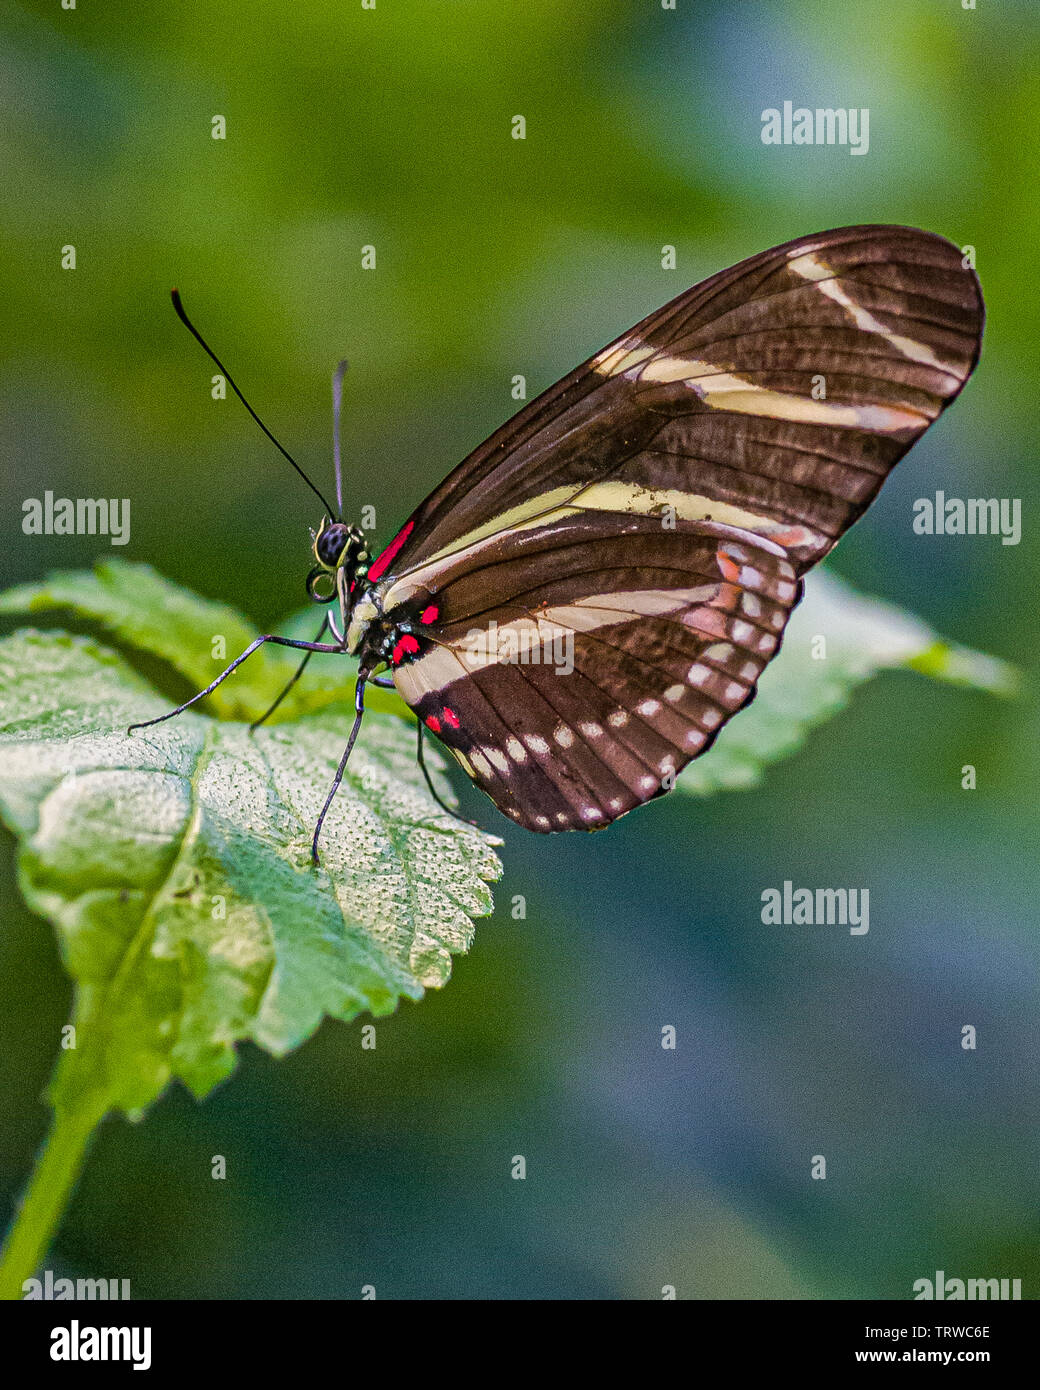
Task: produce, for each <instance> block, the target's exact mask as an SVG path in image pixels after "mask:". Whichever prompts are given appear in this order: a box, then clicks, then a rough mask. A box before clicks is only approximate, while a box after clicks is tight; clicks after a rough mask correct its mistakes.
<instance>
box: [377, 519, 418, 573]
mask: <svg viewBox="0 0 1040 1390" xmlns="http://www.w3.org/2000/svg"><path fill="white" fill-rule="evenodd" d="M414 525H415V522H414V521H409V522H408V524H407V525H406V526H404V527H402V529H401V530H400V531H398V533H397V535H396V536H395V537H394V538H393V540H392V541H391V542H390V544H389V545H388V546H387V547H386V549H385V550H384V551H382V552H381V553H380V554H379V555H378V556H377V557H376V558H375V560H373V561H372V564H371V565H370V566H369V569H368V578H369V581H370V582H371V583H373V584H374V583H375V582H376V580H377V579H382V577H383V575H384V573H385V572H386V569H387V566H388V565H389V564H390V561H391V560H392V559H393V558H394V556H395V555H396V554H397V552H398V551H399V550H400V549H401V546H402V545H404V543H405V541H406V540H407V539H408V537H409V535H410V534H411V531H412V527H413V526H414Z"/></svg>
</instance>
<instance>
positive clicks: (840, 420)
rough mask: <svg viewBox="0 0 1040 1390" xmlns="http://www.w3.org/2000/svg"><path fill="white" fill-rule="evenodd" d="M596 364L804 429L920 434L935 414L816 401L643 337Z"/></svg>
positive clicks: (608, 371)
mask: <svg viewBox="0 0 1040 1390" xmlns="http://www.w3.org/2000/svg"><path fill="white" fill-rule="evenodd" d="M878 327H879V329H880V328H881V325H880V324H879V325H878ZM882 331H885V330H882ZM592 366H593V368H594V370H595V371H597V372H599V373H601V375H603V376H624V377H627V378H628V379H629V380H630V381H639V382H660V383H663V384H667V383H671V382H681V383H682V384H683V385H685V386H689V388H690V390H691V391H693V393H694V395H696V396H697V397H698V399H699V400H702V401H703V402H704V404H705V405H708V406H710V407H711V408H712V409H713V410H729V411H734V412H736V413H737V414H738V415H764V416H767V417H768V418H769V419H771V420H792V421H794V422H795V423H796V424H801V425H829V426H834V427H836V428H839V429H860V430H875V431H877V432H878V433H879V434H895V433H898V432H899V431H900V430H920V429H923V428H924V427H925V426H926V425H928V424H930V423H931V417H930V416H927V415H922V414H921V413H920V411H917V410H911V409H910V407H909V406H894V405H844V404H842V402H841V401H815V400H813V399H812V398H811V397H809V396H798V395H794V394H793V393H792V392H789V391H773V390H771V389H770V388H769V387H768V386H756V385H755V383H754V382H753V381H746V380H745V379H744V378H743V377H740V376H737V375H735V374H734V373H732V372H726V371H723V370H722V369H721V368H720V367H717V366H714V365H713V364H712V363H711V362H701V361H698V360H697V359H696V358H690V357H672V356H670V355H669V354H668V353H664V352H658V351H657V350H656V349H654V348H651V347H648V346H647V345H646V344H645V343H643V342H641V341H640V340H639V339H638V338H625V339H622V341H621V342H620V343H617V344H615V346H614V347H612V348H606V349H604V351H603V352H601V353H600V354H599V356H598V357H594V358H593V359H592Z"/></svg>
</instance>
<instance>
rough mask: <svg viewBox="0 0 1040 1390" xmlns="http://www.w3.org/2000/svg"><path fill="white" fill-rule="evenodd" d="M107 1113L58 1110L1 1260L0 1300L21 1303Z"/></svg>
mask: <svg viewBox="0 0 1040 1390" xmlns="http://www.w3.org/2000/svg"><path fill="white" fill-rule="evenodd" d="M104 1113H105V1112H104V1108H100V1109H98V1108H96V1107H85V1108H84V1109H83V1110H68V1109H59V1110H56V1111H55V1114H54V1121H53V1123H52V1125H51V1128H50V1132H49V1134H48V1135H47V1138H46V1140H45V1142H44V1145H43V1149H42V1150H41V1152H40V1154H39V1156H38V1158H37V1160H36V1168H35V1170H34V1172H33V1175H32V1178H31V1179H30V1182H29V1187H28V1189H27V1191H26V1193H25V1196H24V1197H23V1198H22V1202H21V1205H20V1207H19V1208H18V1210H17V1211H16V1213H15V1218H14V1221H13V1223H12V1225H11V1229H10V1230H9V1232H8V1234H7V1242H6V1245H5V1246H4V1251H3V1255H2V1256H0V1299H5V1298H6V1299H11V1298H22V1297H23V1296H24V1295H23V1290H22V1285H23V1283H24V1282H25V1280H26V1279H31V1278H32V1277H33V1275H34V1274H35V1273H36V1271H37V1270H38V1269H39V1267H40V1265H41V1263H42V1261H43V1259H44V1256H45V1255H46V1254H47V1250H48V1247H49V1246H50V1243H51V1241H52V1240H53V1239H54V1236H55V1234H56V1232H57V1229H58V1226H59V1225H60V1224H61V1218H62V1215H63V1214H64V1211H65V1207H66V1206H67V1205H68V1201H69V1198H70V1197H71V1196H72V1189H73V1188H74V1187H75V1185H76V1179H77V1178H78V1177H79V1172H80V1169H81V1168H82V1166H83V1160H84V1159H85V1157H86V1154H87V1149H88V1148H89V1147H90V1141H91V1138H92V1137H93V1134H94V1131H95V1130H96V1128H97V1126H98V1125H99V1124H100V1123H101V1121H102V1119H104Z"/></svg>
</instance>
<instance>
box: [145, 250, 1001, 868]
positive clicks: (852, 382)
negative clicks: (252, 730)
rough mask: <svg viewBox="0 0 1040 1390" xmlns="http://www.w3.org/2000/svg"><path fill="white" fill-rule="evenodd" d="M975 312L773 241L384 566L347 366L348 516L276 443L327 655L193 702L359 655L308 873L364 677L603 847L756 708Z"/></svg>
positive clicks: (942, 393)
mask: <svg viewBox="0 0 1040 1390" xmlns="http://www.w3.org/2000/svg"><path fill="white" fill-rule="evenodd" d="M174 302H175V306H176V307H177V309H178V313H179V314H180V315H181V317H182V319H183V320H184V322H185V323H186V324H187V326H188V327H189V329H190V330H191V331H192V333H194V334H195V336H196V338H198V340H199V341H200V342H201V343H202V345H203V347H204V348H205V349H206V351H207V352H209V353H210V356H211V357H213V358H214V360H215V361H217V363H218V365H220V362H219V359H217V358H216V357H215V355H214V354H213V353H212V350H211V349H210V348H209V347H208V345H207V344H206V343H205V341H204V340H203V339H202V338H201V336H200V335H199V334H198V332H197V331H196V330H195V328H194V327H193V325H192V324H191V323H190V321H189V320H188V319H187V317H186V315H185V314H184V312H183V308H182V306H181V305H180V302H179V298H178V296H177V294H176V291H174ZM983 320H984V308H983V301H982V294H981V290H980V287H979V283H978V279H977V277H976V275H975V272H974V270H973V269H972V268H970V267H968V266H966V265H965V263H964V260H963V258H962V254H961V252H960V251H959V250H958V249H957V247H955V246H953V245H952V244H951V243H950V242H948V241H946V240H944V239H943V238H942V237H939V236H936V235H934V234H932V233H929V232H924V231H919V230H916V229H914V228H909V227H898V226H858V227H843V228H838V229H837V230H834V231H828V232H820V233H817V234H815V235H812V236H804V237H799V238H797V239H796V240H794V241H789V242H785V243H784V244H783V245H781V246H776V247H773V248H772V249H771V250H768V251H764V252H762V253H760V254H759V255H755V256H752V257H751V258H750V259H748V260H745V261H741V262H740V264H738V265H736V266H733V267H732V268H730V269H728V270H724V271H722V272H721V273H719V274H717V275H713V276H712V277H711V278H710V279H708V280H705V281H703V283H701V284H699V285H695V286H694V287H693V288H692V289H688V290H686V291H685V292H684V293H682V294H680V295H678V296H677V297H676V298H675V299H673V300H671V302H670V303H668V304H666V305H665V306H664V308H662V309H658V310H657V311H656V312H655V313H652V314H650V315H649V317H647V318H645V319H643V320H642V322H640V323H638V324H637V325H636V326H635V327H634V328H632V329H630V330H629V331H628V332H627V333H624V334H622V336H621V337H619V338H617V339H615V341H614V342H612V343H611V344H609V345H608V346H607V347H605V348H603V349H602V351H600V352H597V353H595V354H594V355H593V356H592V357H590V358H589V359H588V360H587V361H586V362H584V363H583V364H582V365H581V366H580V367H577V368H576V369H575V370H574V371H572V372H571V373H570V374H569V375H568V376H565V377H564V378H563V379H562V380H561V381H559V382H557V383H556V385H555V386H552V387H550V388H549V390H547V391H546V392H544V393H543V394H542V395H541V396H539V397H538V398H537V399H536V400H533V401H531V402H530V403H529V404H528V405H526V406H525V407H524V408H523V409H522V410H521V411H520V412H519V413H518V414H517V415H515V416H514V417H513V418H512V419H511V420H509V421H508V422H507V423H506V424H505V425H503V426H502V427H501V428H500V429H499V430H497V431H496V432H495V433H494V434H493V435H492V436H491V437H490V438H489V439H488V440H487V441H486V442H485V443H484V444H482V445H481V446H480V447H479V448H478V449H476V450H475V451H474V452H473V453H472V454H470V455H469V457H468V458H466V459H465V460H464V461H463V462H462V463H461V464H459V466H458V467H457V468H456V469H455V470H454V471H453V472H452V473H450V474H449V475H448V476H447V478H445V480H444V481H443V482H442V483H441V484H440V486H439V487H438V488H436V489H435V491H434V492H432V493H431V494H430V496H428V497H427V498H426V500H425V501H423V502H421V503H420V504H419V506H418V507H417V508H416V510H415V511H414V512H413V513H412V515H411V516H410V517H409V518H408V520H407V521H406V522H405V523H404V525H403V526H401V528H400V529H399V530H398V531H397V533H396V535H395V536H394V537H393V539H392V540H391V541H390V542H389V544H387V545H386V546H385V547H384V548H383V549H382V550H381V551H380V552H379V553H378V554H376V555H374V556H373V555H371V554H370V552H369V549H368V545H367V542H366V539H365V536H364V534H363V532H362V531H361V530H360V529H358V528H357V527H354V526H351V525H348V524H347V523H345V522H344V521H343V520H342V513H343V508H342V482H341V468H340V450H339V403H340V394H341V389H342V379H343V369H344V368H345V364H340V368H339V369H338V371H337V374H336V377H335V379H334V402H335V408H334V421H335V434H334V439H335V462H336V484H337V504H338V505H337V507H336V508H333V507H331V506H330V505H329V504H328V503H327V502H325V499H324V498H323V497H322V494H321V493H320V492H318V489H317V488H314V485H313V484H312V483H310V480H309V479H308V478H306V475H305V474H303V470H302V469H300V468H299V465H298V464H296V462H295V460H293V459H292V458H291V457H290V456H289V455H288V454H287V453H286V451H285V450H284V449H282V452H283V453H284V454H285V456H286V457H287V458H289V461H290V463H292V464H293V467H295V468H297V471H298V472H300V473H301V475H302V476H303V477H304V479H305V481H307V482H308V484H309V485H310V486H311V487H312V488H313V490H314V491H315V492H316V493H317V494H318V496H319V497H322V501H323V504H324V505H325V510H326V515H325V517H324V518H323V520H322V522H321V525H320V527H319V529H318V531H317V532H316V533H315V534H314V543H313V555H314V561H315V565H314V568H313V569H312V570H311V573H310V575H309V576H308V581H307V586H308V592H309V593H310V594H311V596H312V598H314V599H315V600H316V601H317V602H319V603H324V604H326V605H328V611H327V613H326V617H325V621H324V622H323V623H322V627H321V630H320V631H319V633H318V635H317V638H316V639H315V640H314V641H313V642H300V641H292V640H290V639H287V638H280V637H275V636H273V635H266V636H263V637H259V638H257V639H256V641H255V642H254V643H252V644H251V645H250V647H249V648H248V649H247V651H246V652H244V653H242V655H241V656H240V657H238V658H236V660H235V661H233V662H232V663H231V665H230V666H229V667H228V668H227V670H226V671H224V672H223V673H222V674H221V675H220V676H219V677H218V678H217V680H216V681H214V682H213V684H212V685H211V686H209V687H207V690H206V691H202V692H200V693H199V695H197V696H196V697H194V700H197V699H201V698H202V696H203V695H205V694H208V693H209V691H210V690H212V689H213V688H214V687H215V686H216V685H217V684H219V683H220V681H221V680H223V679H225V678H226V676H227V675H228V674H230V672H231V671H232V670H234V669H235V667H236V666H237V665H238V664H239V663H240V662H241V661H243V660H245V658H246V657H247V656H249V655H250V654H251V653H252V652H253V651H255V650H256V649H257V648H258V647H259V646H260V645H261V644H262V643H265V642H279V643H281V644H283V645H289V646H296V647H300V648H302V649H304V650H305V651H306V655H305V657H304V659H303V664H304V665H305V664H306V662H307V661H308V660H309V659H310V657H311V655H312V654H313V653H314V652H336V653H349V654H352V655H354V656H356V657H357V658H358V671H357V680H356V686H355V710H356V717H355V721H354V727H353V729H352V731H351V735H350V740H349V743H348V745H347V749H346V751H345V752H344V755H343V759H342V761H341V762H340V765H339V770H338V772H337V776H336V780H335V782H334V784H333V787H332V790H331V791H330V793H329V796H328V799H327V800H326V802H325V807H324V809H323V811H322V814H321V818H320V819H319V821H318V825H317V827H316V828H315V832H314V839H313V842H312V852H313V856H314V859H315V861H317V846H318V836H319V834H320V830H321V824H322V821H323V820H324V817H325V814H326V812H327V810H328V807H329V805H330V804H331V801H332V798H333V796H334V794H335V790H336V787H337V786H338V785H339V782H340V779H341V778H342V776H343V771H344V768H345V766H346V762H347V758H348V757H349V754H350V751H351V749H352V748H353V745H354V741H355V739H356V737H357V733H358V730H359V728H360V726H361V721H362V717H363V713H364V690H365V686H366V684H367V683H369V682H375V683H378V684H382V685H393V686H394V687H395V688H396V689H397V691H398V692H399V694H400V695H401V697H402V699H403V700H404V701H405V702H406V704H407V705H408V706H409V707H410V708H411V710H412V711H413V712H414V713H415V715H416V718H417V721H418V728H419V758H420V762H421V763H422V738H423V733H424V731H425V732H428V733H430V734H432V735H433V736H434V737H435V738H436V739H437V740H438V741H439V742H440V743H441V744H442V745H443V746H444V747H445V748H447V750H448V751H449V753H450V754H451V755H452V756H453V757H454V758H455V760H456V762H458V764H459V765H460V766H461V768H462V769H463V771H464V772H465V773H466V774H467V775H468V776H469V777H470V778H471V779H472V780H473V781H474V782H475V783H476V785H477V786H478V787H480V788H481V790H482V791H484V792H485V793H486V794H487V795H488V796H489V797H490V798H491V800H492V801H493V802H494V803H495V805H496V806H497V807H498V808H499V810H500V811H502V812H503V813H504V814H505V815H506V816H508V817H509V818H510V819H511V820H513V821H514V822H516V823H517V824H518V825H521V826H524V827H526V828H527V829H528V830H532V831H538V832H546V833H548V832H553V831H564V830H577V829H583V830H597V829H600V828H602V827H604V826H606V825H608V824H610V823H611V822H612V821H614V820H616V819H617V818H618V817H619V816H622V815H625V814H626V813H627V812H628V811H631V810H633V809H634V808H635V807H637V806H641V805H643V804H644V803H646V802H648V801H650V800H652V799H653V798H655V797H657V796H659V795H661V794H662V792H664V791H667V790H669V789H670V787H671V786H672V785H673V784H674V780H675V776H676V774H677V773H678V772H679V771H680V770H681V769H682V767H683V766H684V765H685V764H686V763H688V762H689V761H690V760H691V759H692V758H696V757H699V756H701V755H702V754H703V753H705V752H706V751H707V749H708V748H710V747H711V744H712V742H713V741H714V739H715V738H716V736H717V735H718V733H719V731H720V729H722V728H723V727H724V726H725V724H726V721H727V720H729V719H730V718H732V716H733V715H734V714H736V713H737V712H738V711H739V710H741V709H743V708H744V707H745V706H746V705H747V704H748V703H749V702H750V701H751V699H752V698H753V697H754V695H755V691H756V686H757V682H758V679H759V677H760V675H761V673H762V671H763V669H764V668H765V667H766V665H767V664H768V663H769V662H770V661H772V660H773V658H774V657H775V656H776V654H777V652H778V651H779V650H780V645H781V642H782V639H783V635H784V629H785V626H786V624H787V621H788V619H789V617H790V615H791V613H792V611H793V609H794V608H795V606H796V605H797V603H798V602H799V600H800V598H801V596H802V586H803V576H804V575H805V573H806V571H807V570H809V569H810V568H811V567H812V566H813V565H815V564H816V563H817V562H818V561H820V560H821V559H823V557H824V556H825V555H827V554H828V552H829V551H830V550H831V549H832V548H833V546H834V545H835V544H836V542H837V541H838V540H839V539H840V538H841V536H842V535H844V533H845V532H846V531H847V530H848V528H849V527H850V526H851V525H852V523H853V522H854V521H856V519H857V518H858V517H860V516H862V514H863V512H864V511H865V510H866V508H867V507H868V506H869V505H870V503H871V502H872V501H873V499H874V498H875V497H876V496H877V494H878V491H879V489H880V487H881V485H882V483H883V482H884V480H885V478H886V477H887V476H888V474H889V472H890V471H891V470H892V468H893V467H894V466H895V464H896V463H897V462H898V461H899V459H901V458H902V456H903V455H904V454H905V453H906V451H907V450H908V449H909V448H910V446H911V445H912V444H913V443H914V442H915V441H916V440H917V439H919V438H920V436H921V435H922V434H923V433H924V431H925V430H926V429H927V428H928V426H929V425H930V424H932V423H933V421H934V420H936V419H937V417H938V416H939V415H940V414H941V413H942V411H943V410H944V409H945V407H946V406H947V405H949V403H950V402H951V401H952V400H953V399H954V397H955V396H956V395H957V394H958V392H959V391H960V390H961V388H962V387H963V386H964V384H965V382H966V381H967V379H968V377H969V376H970V375H971V373H972V370H973V369H974V367H975V364H976V362H977V360H978V357H979V351H980V346H981V339H982V328H983ZM222 370H224V369H223V368H222ZM225 374H226V373H225ZM229 384H231V385H232V387H233V389H234V390H235V391H236V393H237V394H238V395H239V396H240V398H241V399H242V400H243V403H244V404H245V405H246V408H247V409H248V410H249V411H250V414H252V415H253V416H254V419H257V423H259V424H261V428H263V429H264V431H265V433H268V435H269V437H270V438H272V440H273V436H272V435H270V432H269V431H267V429H266V426H263V424H262V422H260V421H259V417H257V416H256V415H255V412H253V411H252V408H251V407H250V406H249V405H248V402H246V401H245V398H244V397H242V396H241V393H240V392H238V388H237V386H235V385H234V383H233V381H231V379H230V377H229ZM274 442H275V444H276V445H277V447H278V448H279V449H281V448H282V446H281V445H280V444H278V443H277V440H274ZM326 632H328V634H329V635H330V638H331V640H329V641H325V642H323V641H322V640H321V638H322V637H323V636H325V634H326ZM300 669H301V670H302V667H301V668H300ZM298 674H299V672H298V673H297V675H298ZM294 679H295V678H294ZM290 684H291V683H290ZM284 693H285V692H283V694H284ZM279 699H281V697H279ZM194 700H191V701H188V702H187V704H186V705H184V706H180V707H179V708H178V709H177V710H174V711H171V712H170V714H169V715H164V716H162V718H170V717H172V715H173V714H177V713H179V712H180V710H181V709H184V708H187V705H190V704H193V703H194ZM277 704H278V701H276V702H275V705H274V706H272V710H273V709H274V708H275V707H276V706H277ZM270 713H271V711H270V710H269V711H268V714H270ZM266 717H267V716H266V715H265V716H263V718H266ZM149 722H151V723H155V722H158V721H156V720H153V721H149ZM258 722H261V721H258ZM134 727H143V726H134ZM422 765H423V771H424V772H426V767H425V763H423V764H422ZM427 781H429V776H428V774H427ZM430 788H431V791H433V792H434V795H435V796H436V795H437V793H436V791H435V789H434V788H433V785H432V782H431V783H430ZM437 799H438V800H440V798H439V797H438V798H437ZM441 804H442V805H443V804H444V803H443V802H441ZM445 809H450V808H445Z"/></svg>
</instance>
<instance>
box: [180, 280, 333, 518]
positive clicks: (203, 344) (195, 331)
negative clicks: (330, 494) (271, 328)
mask: <svg viewBox="0 0 1040 1390" xmlns="http://www.w3.org/2000/svg"><path fill="white" fill-rule="evenodd" d="M170 298H171V299H172V300H173V307H174V309H175V310H176V311H177V317H178V318H179V319H180V321H181V323H183V324H184V327H185V328H186V329H187V330H188V332H189V333H190V334H191V336H192V337H193V338H194V339H195V341H196V342H197V343H198V344H199V346H200V347H201V348H202V350H203V351H204V352H206V353H207V354H208V355H209V356H210V357H211V358H212V359H213V361H214V362H215V363H216V364H217V366H218V367H219V368H220V370H221V372H223V374H224V376H225V377H226V378H227V384H228V385H229V386H230V387H231V389H232V391H234V393H235V395H236V396H237V397H238V399H239V400H240V401H241V402H242V404H243V405H244V406H245V408H246V409H247V410H248V411H249V413H250V415H251V416H252V417H253V419H254V420H255V421H256V423H257V424H258V425H259V426H260V428H261V429H262V430H263V432H264V434H266V435H267V437H268V439H269V440H270V441H271V443H272V444H273V445H274V447H275V448H276V449H277V450H278V452H279V453H280V454H281V455H282V456H283V458H286V459H288V460H289V462H290V463H291V464H292V466H293V467H294V468H295V469H296V471H297V473H299V475H300V477H301V478H302V479H303V481H304V482H305V483H306V484H307V486H308V487H309V488H310V490H311V492H313V493H314V495H315V497H317V499H318V501H319V502H320V503H321V505H322V506H323V507H324V508H325V511H326V512H327V513H328V515H329V516H330V517H333V518H335V517H338V516H339V512H334V511H333V510H332V508H331V507H330V506H329V504H328V502H327V501H326V500H325V498H324V497H323V496H322V495H321V493H320V492H319V491H318V489H317V488H316V487H315V486H314V484H313V483H312V482H311V480H310V478H308V477H307V474H306V473H305V472H304V471H303V469H302V468H301V467H300V465H299V464H298V463H297V462H296V460H295V459H294V458H293V456H292V454H290V453H289V451H288V449H286V448H283V446H282V445H281V444H279V443H278V440H277V439H275V437H274V435H273V434H272V433H271V431H270V430H269V429H268V428H267V426H266V425H265V424H264V422H263V420H261V419H260V416H259V415H258V414H257V413H256V411H255V410H254V409H253V407H252V406H251V405H250V404H249V402H248V401H247V400H246V398H245V396H243V394H242V392H241V391H240V390H239V389H238V387H237V386H236V385H235V380H234V377H232V375H231V373H230V372H229V371H228V369H227V368H226V367H225V366H224V364H223V362H221V360H220V358H219V357H218V356H217V354H216V353H215V352H214V351H213V349H212V348H211V347H210V345H209V343H207V342H206V340H205V338H204V337H203V336H202V334H201V333H200V332H199V330H198V329H197V328H196V327H195V325H194V324H193V323H192V321H191V319H190V318H188V315H187V314H186V313H185V312H184V305H183V304H182V303H181V296H180V291H179V290H171V291H170ZM337 477H338V473H337Z"/></svg>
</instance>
